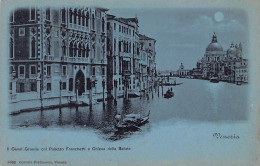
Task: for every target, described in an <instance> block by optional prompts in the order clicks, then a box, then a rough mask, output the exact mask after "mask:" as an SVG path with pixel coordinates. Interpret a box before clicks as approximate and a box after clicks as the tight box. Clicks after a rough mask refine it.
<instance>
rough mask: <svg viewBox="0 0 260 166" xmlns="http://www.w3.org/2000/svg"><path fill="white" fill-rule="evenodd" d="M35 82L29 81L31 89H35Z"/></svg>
mask: <svg viewBox="0 0 260 166" xmlns="http://www.w3.org/2000/svg"><path fill="white" fill-rule="evenodd" d="M36 89H37V88H36V83H35V82H32V83H31V91H36Z"/></svg>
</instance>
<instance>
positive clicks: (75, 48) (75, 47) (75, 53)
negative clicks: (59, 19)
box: [74, 42, 77, 57]
mask: <svg viewBox="0 0 260 166" xmlns="http://www.w3.org/2000/svg"><path fill="white" fill-rule="evenodd" d="M76 56H77V43H76V42H75V43H74V57H76Z"/></svg>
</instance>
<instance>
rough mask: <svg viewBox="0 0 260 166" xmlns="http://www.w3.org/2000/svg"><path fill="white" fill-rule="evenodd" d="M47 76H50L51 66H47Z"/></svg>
mask: <svg viewBox="0 0 260 166" xmlns="http://www.w3.org/2000/svg"><path fill="white" fill-rule="evenodd" d="M47 76H51V66H47Z"/></svg>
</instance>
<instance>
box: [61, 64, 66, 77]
mask: <svg viewBox="0 0 260 166" xmlns="http://www.w3.org/2000/svg"><path fill="white" fill-rule="evenodd" d="M66 75H67V66H66V65H62V76H66Z"/></svg>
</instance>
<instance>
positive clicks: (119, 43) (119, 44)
mask: <svg viewBox="0 0 260 166" xmlns="http://www.w3.org/2000/svg"><path fill="white" fill-rule="evenodd" d="M118 49H119V52H121V41H119V42H118Z"/></svg>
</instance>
